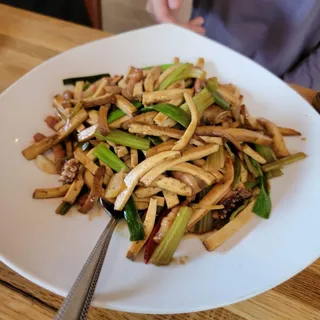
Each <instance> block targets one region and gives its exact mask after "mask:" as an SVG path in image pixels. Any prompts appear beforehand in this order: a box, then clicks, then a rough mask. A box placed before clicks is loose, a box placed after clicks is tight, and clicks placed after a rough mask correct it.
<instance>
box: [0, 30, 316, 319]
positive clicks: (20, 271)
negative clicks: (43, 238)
mask: <svg viewBox="0 0 320 320" xmlns="http://www.w3.org/2000/svg"><path fill="white" fill-rule="evenodd" d="M158 28H159V29H162V28H169V29H170V28H178V29H182V30H183V31H184V32H188V33H193V34H194V32H192V31H190V30H187V29H184V28H182V27H179V26H176V25H173V24H160V25H154V26H149V27H144V28H139V29H136V30H132V31H128V32H125V33H121V34H118V35H111V36H109V37H106V38H102V39H97V40H93V41H89V42H87V43H84V44H81V45H77V46H75V47H73V48H70V49H68V50H65V51H63V52H60V53H58V54H57V55H55V56H53V57H51V58H49V59H47V60H45V61H43V62H41V63H40V64H39V65H37V66H35V67H34V68H32V69H31V70H29V71H28V72H26V73H25V74H24V75H23V76H22V77H20V78H19V79H17V80H16V81H15V82H14V83H12V84H11V85H10V86H9V87H7V88H6V89H5V90H4V91H3V92H1V94H0V100H1V99H2V98H3V96H5V95H6V94H7V93H8V92H10V90H12V89H14V87H15V86H16V85H18V84H19V83H20V82H21V81H23V79H24V78H25V77H28V76H29V75H30V74H33V73H34V72H37V71H38V68H41V67H43V66H44V65H46V64H50V63H51V61H53V60H54V59H57V58H59V57H60V56H63V55H64V54H66V53H70V52H72V51H73V50H76V49H78V48H81V47H85V46H90V45H92V44H93V43H98V42H105V41H108V39H111V38H114V37H122V36H126V35H128V34H132V33H137V32H139V31H142V30H146V29H158ZM198 36H199V37H203V38H206V37H204V36H201V35H198ZM206 40H208V41H212V42H214V43H215V44H216V45H218V46H221V47H224V48H227V49H228V50H230V51H232V52H233V53H235V54H237V55H238V56H241V58H242V59H243V58H244V59H247V60H249V61H250V63H253V64H256V65H257V66H259V67H260V68H262V69H264V72H268V73H269V75H271V76H272V77H273V78H274V79H277V81H279V83H282V84H285V85H286V86H287V90H288V89H289V90H291V92H294V94H295V95H296V97H295V99H300V102H301V103H304V104H305V105H308V106H309V107H311V108H309V110H308V112H311V113H313V112H314V115H315V116H319V115H318V113H317V112H316V111H315V109H314V108H312V106H311V105H310V104H309V103H308V101H306V100H305V99H304V98H303V97H302V96H301V95H300V94H299V93H297V92H296V91H295V90H294V89H293V88H292V87H290V86H289V85H287V84H286V83H285V82H284V81H283V80H281V79H280V78H278V77H277V76H276V75H274V74H273V73H272V72H271V71H269V70H267V69H266V68H264V67H263V66H261V65H259V64H258V63H257V62H255V61H253V60H251V59H249V58H248V57H246V56H244V55H242V54H240V53H238V52H236V51H235V50H233V49H230V48H228V47H226V46H224V45H222V44H220V43H218V42H217V41H214V40H211V39H208V38H206ZM311 109H312V110H311ZM319 257H320V252H319V253H318V254H317V255H315V257H314V258H311V261H309V262H308V263H300V264H299V266H298V267H297V268H296V269H297V270H296V271H295V272H293V273H291V274H290V275H289V276H288V277H285V279H284V278H283V279H282V280H280V281H278V282H277V283H275V284H272V285H269V286H265V288H263V289H261V290H256V291H254V292H251V293H249V294H246V295H243V296H240V297H238V298H235V299H231V300H230V301H226V303H224V304H211V305H207V304H206V305H202V306H199V307H197V308H194V307H183V308H182V309H179V308H176V309H175V310H173V309H172V308H170V309H161V310H160V309H155V308H152V309H148V308H144V311H143V313H144V314H145V313H152V314H181V313H189V312H200V311H206V310H210V309H215V308H218V307H225V306H227V305H230V304H234V303H237V302H241V301H244V300H247V299H249V298H252V297H254V296H257V295H259V294H262V293H264V292H267V291H269V290H270V289H272V288H274V287H276V286H278V285H279V284H282V283H284V282H286V281H288V280H289V279H291V278H292V277H294V276H296V275H297V274H298V273H300V272H301V271H303V270H304V269H305V268H307V267H308V266H310V265H311V264H312V263H313V262H315V261H316V260H317V259H318V258H319ZM0 261H1V262H3V263H4V264H5V265H6V266H8V267H9V268H10V269H12V270H13V271H15V272H17V273H18V274H19V275H21V276H22V277H24V278H26V279H27V280H29V281H31V282H32V283H34V284H36V285H39V286H40V287H42V288H44V289H46V290H48V291H50V292H52V293H54V294H57V295H60V296H62V297H65V296H66V293H65V292H62V291H61V290H57V288H53V287H52V286H50V285H49V284H48V283H46V282H43V281H41V280H38V278H37V276H36V275H33V274H32V273H29V272H25V271H24V270H23V268H22V267H20V266H18V265H16V264H15V263H13V262H11V261H10V259H7V258H6V257H5V256H4V255H3V254H2V253H0ZM92 305H93V306H96V307H100V308H103V309H106V306H105V303H103V302H99V301H98V302H97V301H95V300H93V303H92ZM108 309H109V310H115V311H121V312H131V313H141V310H140V311H139V310H138V309H136V308H134V307H132V308H130V307H129V308H114V307H109V306H108Z"/></svg>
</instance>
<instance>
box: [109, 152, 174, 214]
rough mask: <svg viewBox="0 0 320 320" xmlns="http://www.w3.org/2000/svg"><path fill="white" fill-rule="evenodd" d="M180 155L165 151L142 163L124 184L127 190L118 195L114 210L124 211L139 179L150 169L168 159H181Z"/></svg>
mask: <svg viewBox="0 0 320 320" xmlns="http://www.w3.org/2000/svg"><path fill="white" fill-rule="evenodd" d="M179 155H180V152H178V151H165V152H161V153H159V154H156V155H154V156H152V157H150V158H148V159H145V160H144V161H142V162H140V163H139V164H138V165H137V166H136V167H135V168H133V169H132V170H131V171H130V172H129V174H128V175H127V176H126V178H125V180H124V182H125V184H126V186H127V188H126V189H125V190H123V191H122V192H121V193H120V194H119V195H118V197H117V199H116V201H115V204H114V209H115V210H123V208H124V206H125V204H126V203H127V201H128V200H129V197H130V196H131V194H132V192H133V190H134V188H135V187H136V185H137V184H138V182H139V179H140V178H141V177H143V176H144V175H145V174H146V173H147V172H148V171H149V170H150V169H152V168H153V167H154V166H157V165H158V164H159V163H161V162H164V161H166V160H168V159H173V158H176V157H179Z"/></svg>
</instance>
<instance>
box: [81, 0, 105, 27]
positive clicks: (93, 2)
mask: <svg viewBox="0 0 320 320" xmlns="http://www.w3.org/2000/svg"><path fill="white" fill-rule="evenodd" d="M85 4H86V7H87V10H88V14H89V17H90V20H91V24H92V27H93V28H95V29H102V14H101V0H85Z"/></svg>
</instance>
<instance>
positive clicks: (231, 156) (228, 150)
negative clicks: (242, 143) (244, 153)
mask: <svg viewBox="0 0 320 320" xmlns="http://www.w3.org/2000/svg"><path fill="white" fill-rule="evenodd" d="M224 147H225V148H226V150H227V152H228V154H229V157H230V158H231V159H232V161H235V155H234V153H233V152H232V150H231V149H230V147H229V145H228V144H227V143H225V144H224Z"/></svg>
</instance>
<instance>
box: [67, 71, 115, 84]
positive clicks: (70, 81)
mask: <svg viewBox="0 0 320 320" xmlns="http://www.w3.org/2000/svg"><path fill="white" fill-rule="evenodd" d="M103 77H110V74H109V73H102V74H96V75H92V76H84V77H75V78H67V79H63V84H64V85H67V84H73V85H74V84H75V83H76V82H77V81H86V82H89V83H93V82H95V81H97V80H99V79H101V78H103Z"/></svg>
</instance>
